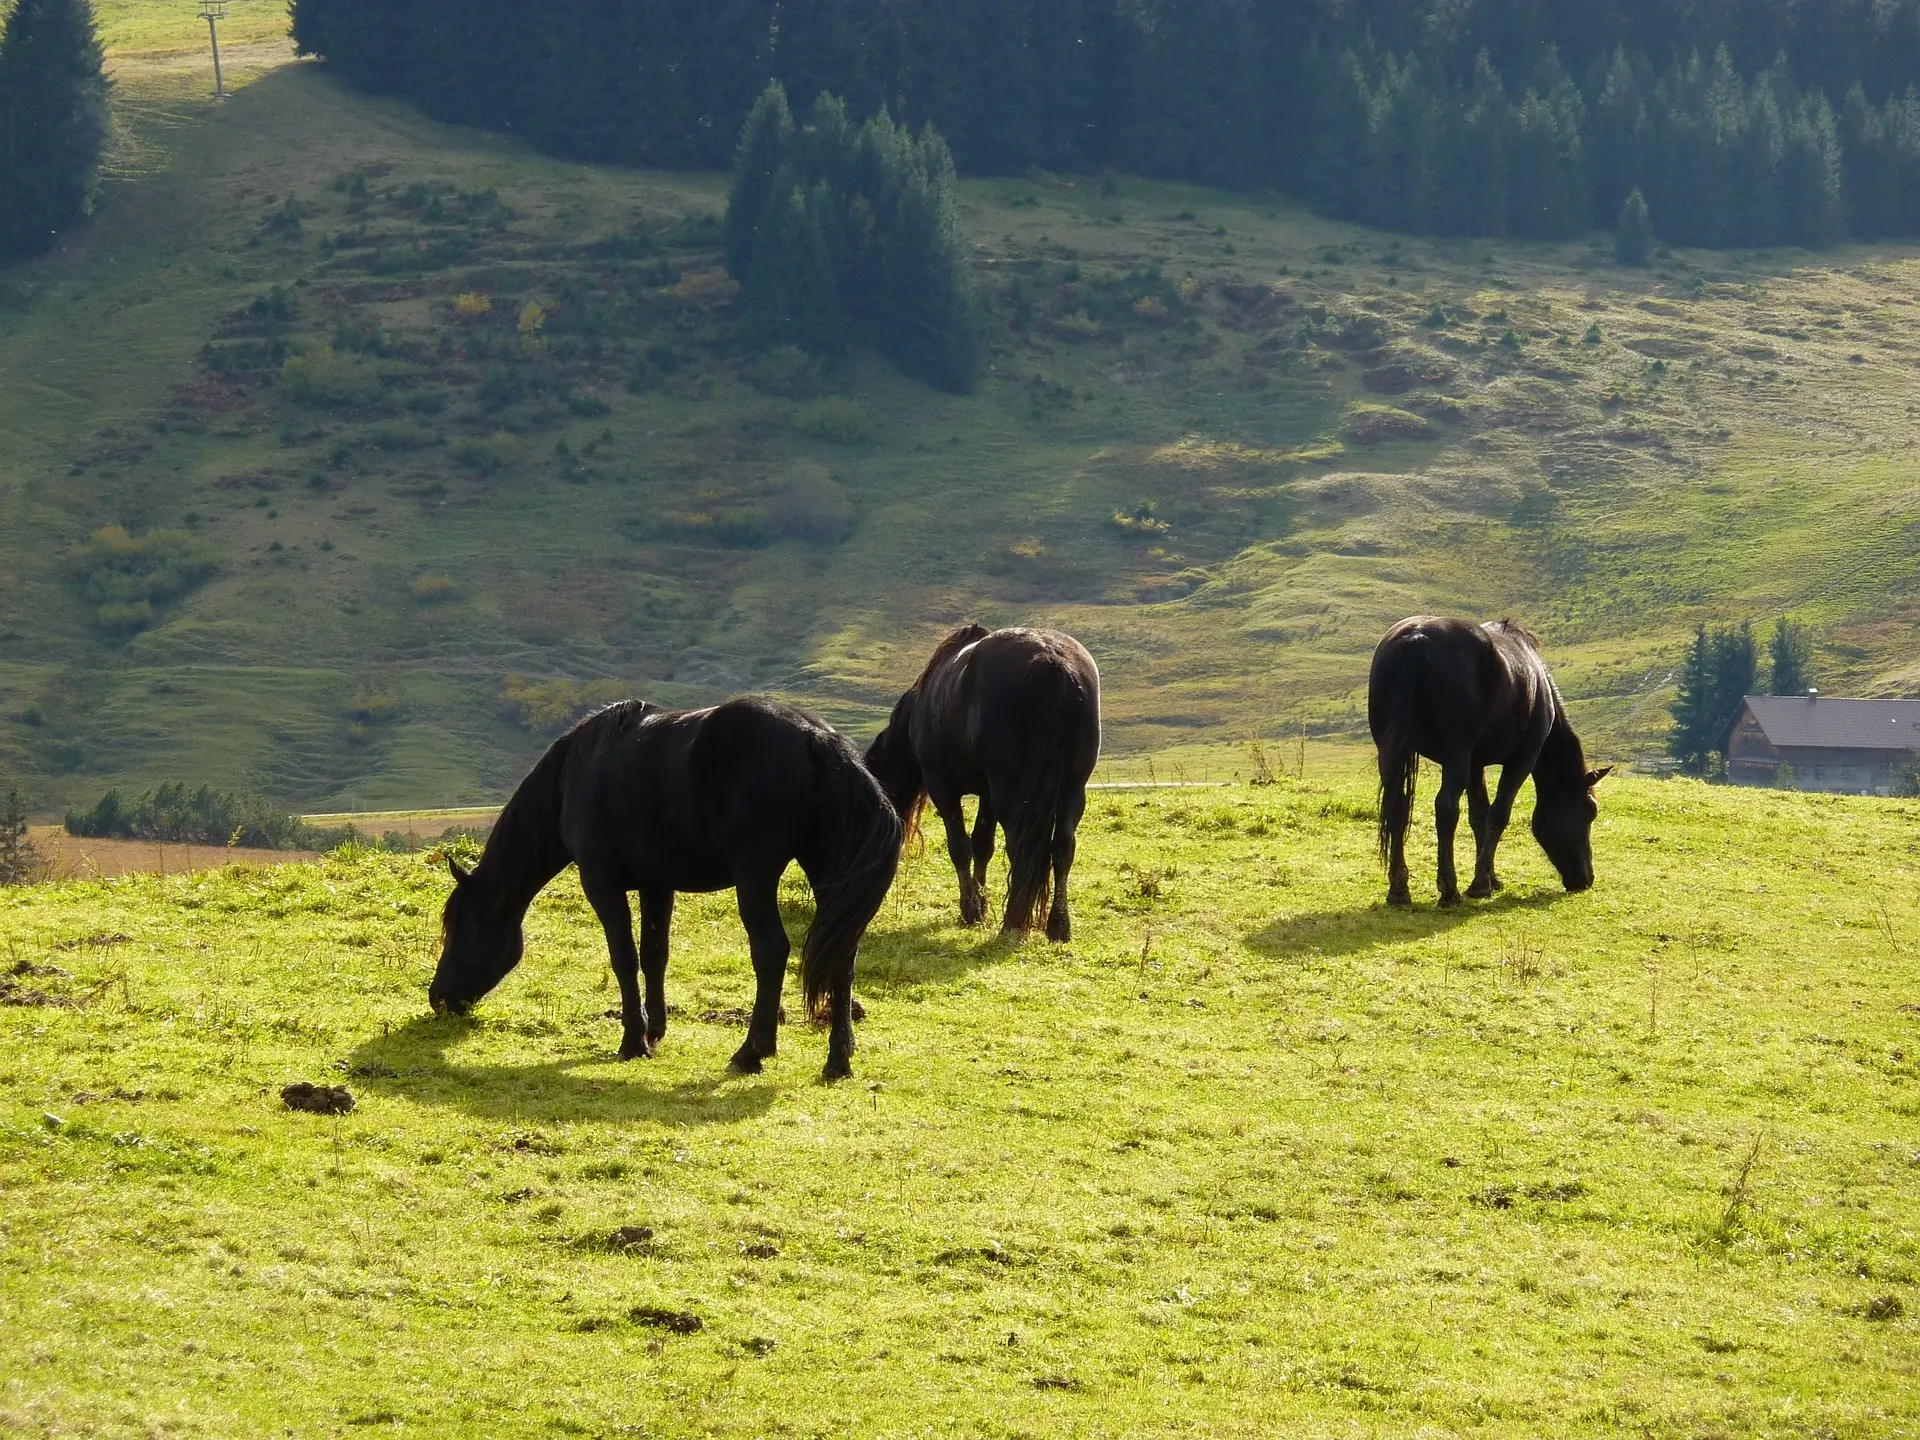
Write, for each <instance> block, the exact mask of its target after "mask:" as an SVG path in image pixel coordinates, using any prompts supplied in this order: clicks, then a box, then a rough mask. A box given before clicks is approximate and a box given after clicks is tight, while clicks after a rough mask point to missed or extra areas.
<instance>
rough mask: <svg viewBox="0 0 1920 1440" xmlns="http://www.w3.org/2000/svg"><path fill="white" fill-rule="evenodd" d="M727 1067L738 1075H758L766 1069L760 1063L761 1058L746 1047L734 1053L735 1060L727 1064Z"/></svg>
mask: <svg viewBox="0 0 1920 1440" xmlns="http://www.w3.org/2000/svg"><path fill="white" fill-rule="evenodd" d="M727 1066H728V1068H729V1069H731V1070H732V1071H733V1072H734V1073H735V1074H736V1075H758V1074H759V1073H760V1072H761V1071H762V1070H764V1069H765V1068H766V1067H765V1066H763V1065H762V1064H761V1063H760V1057H759V1056H758V1055H756V1054H754V1053H753V1052H752V1051H751V1050H749V1049H747V1048H746V1047H745V1046H744V1045H743V1046H741V1047H740V1049H738V1050H736V1051H734V1053H733V1059H731V1060H729V1061H728V1062H727Z"/></svg>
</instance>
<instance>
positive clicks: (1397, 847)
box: [1380, 751, 1413, 906]
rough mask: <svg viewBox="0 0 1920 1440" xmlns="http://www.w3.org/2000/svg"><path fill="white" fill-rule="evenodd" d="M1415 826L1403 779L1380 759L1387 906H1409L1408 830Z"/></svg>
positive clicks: (1410, 892) (1381, 813)
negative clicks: (1385, 851)
mask: <svg viewBox="0 0 1920 1440" xmlns="http://www.w3.org/2000/svg"><path fill="white" fill-rule="evenodd" d="M1412 822H1413V812H1412V810H1411V808H1410V807H1409V805H1408V797H1407V792H1406V791H1404V790H1403V789H1402V788H1401V779H1400V776H1399V775H1398V774H1397V773H1394V771H1393V769H1392V767H1390V766H1389V765H1388V763H1387V757H1386V754H1385V752H1384V751H1383V752H1382V753H1381V756H1380V828H1381V829H1382V830H1383V831H1384V832H1385V833H1386V836H1387V904H1389V905H1400V906H1410V905H1412V904H1413V890H1412V888H1411V886H1410V885H1409V883H1408V875H1407V826H1408V825H1410V824H1411V823H1412Z"/></svg>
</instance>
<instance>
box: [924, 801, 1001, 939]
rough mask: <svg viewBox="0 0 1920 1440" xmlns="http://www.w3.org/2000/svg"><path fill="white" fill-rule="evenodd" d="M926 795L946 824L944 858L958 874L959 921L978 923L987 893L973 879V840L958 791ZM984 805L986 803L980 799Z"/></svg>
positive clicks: (984, 916) (942, 821)
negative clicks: (950, 862) (945, 857)
mask: <svg viewBox="0 0 1920 1440" xmlns="http://www.w3.org/2000/svg"><path fill="white" fill-rule="evenodd" d="M927 798H928V799H930V800H932V801H933V808H934V809H935V810H936V811H938V812H939V814H940V823H941V824H943V825H945V826H946V827H947V858H948V859H949V860H951V861H953V873H954V874H955V875H957V876H959V877H960V923H961V924H962V925H978V924H979V923H980V922H981V921H982V920H985V919H986V918H987V896H986V892H985V891H984V890H983V889H981V887H980V885H979V883H978V882H976V881H975V880H974V878H973V843H972V841H970V840H969V839H968V838H967V812H966V811H965V810H963V809H962V808H961V806H960V795H959V792H958V791H954V790H942V791H941V792H940V793H938V794H935V793H933V792H932V791H931V790H929V791H928V795H927ZM980 803H981V805H982V807H983V808H984V806H985V804H986V802H985V801H984V800H982V801H981V802H980Z"/></svg>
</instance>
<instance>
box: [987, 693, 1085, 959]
mask: <svg viewBox="0 0 1920 1440" xmlns="http://www.w3.org/2000/svg"><path fill="white" fill-rule="evenodd" d="M1053 678H1054V684H1055V687H1056V688H1055V691H1054V713H1053V716H1052V717H1051V718H1052V725H1051V726H1050V727H1047V726H1042V727H1038V729H1037V732H1036V734H1035V735H1034V737H1033V745H1032V748H1031V749H1030V750H1029V751H1028V752H1027V764H1026V768H1025V770H1024V771H1023V772H1022V773H1021V776H1020V784H1019V792H1018V799H1017V802H1016V804H1015V807H1014V811H1013V813H1012V814H1011V815H1007V816H1003V817H1001V824H1002V825H1004V826H1005V827H1006V831H1007V909H1006V914H1005V916H1004V918H1003V919H1002V920H1001V928H1002V929H1003V930H1018V931H1019V932H1020V933H1021V934H1022V935H1026V934H1029V933H1031V932H1032V930H1033V929H1034V927H1035V926H1036V925H1038V924H1039V923H1040V917H1042V916H1044V915H1045V914H1046V913H1047V910H1048V908H1049V907H1050V906H1051V905H1052V903H1053V850H1054V841H1055V838H1056V837H1057V836H1058V834H1059V832H1060V827H1061V826H1062V825H1064V824H1065V823H1066V809H1067V800H1068V785H1069V782H1070V780H1071V778H1072V777H1071V776H1070V775H1069V774H1068V764H1069V754H1070V751H1071V749H1072V746H1073V739H1074V724H1075V721H1076V719H1077V718H1078V717H1079V714H1080V712H1081V711H1082V710H1084V709H1085V708H1086V704H1087V697H1086V694H1085V692H1084V691H1083V690H1082V688H1081V685H1080V682H1079V680H1077V679H1076V678H1075V677H1074V676H1073V675H1072V674H1070V673H1068V672H1067V671H1065V670H1058V671H1056V672H1054V677H1053Z"/></svg>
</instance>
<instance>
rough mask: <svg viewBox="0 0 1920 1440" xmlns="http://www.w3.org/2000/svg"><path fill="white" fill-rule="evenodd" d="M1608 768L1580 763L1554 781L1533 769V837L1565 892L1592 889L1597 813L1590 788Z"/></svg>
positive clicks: (1608, 770) (1596, 805) (1610, 770)
mask: <svg viewBox="0 0 1920 1440" xmlns="http://www.w3.org/2000/svg"><path fill="white" fill-rule="evenodd" d="M1612 771H1613V767H1612V766H1611V765H1609V766H1607V767H1606V768H1605V769H1601V770H1588V769H1587V768H1586V767H1585V765H1584V763H1583V764H1582V765H1581V766H1580V769H1579V773H1577V774H1575V775H1573V776H1572V777H1560V779H1559V781H1558V783H1556V781H1555V779H1553V778H1551V777H1549V776H1548V775H1547V774H1546V773H1545V772H1535V775H1534V805H1533V838H1534V839H1535V840H1537V841H1539V842H1540V848H1541V849H1542V850H1544V851H1546V852H1547V859H1549V860H1551V861H1552V862H1553V868H1554V869H1555V870H1558V871H1559V872H1560V883H1561V884H1563V885H1565V886H1566V887H1567V889H1568V890H1569V891H1578V890H1590V889H1592V888H1593V822H1594V817H1596V816H1597V815H1599V813H1600V806H1599V804H1598V803H1597V802H1596V801H1595V800H1594V798H1593V787H1594V786H1596V785H1598V784H1599V783H1600V782H1601V781H1602V780H1604V779H1606V778H1607V776H1608V775H1609V774H1611V773H1612Z"/></svg>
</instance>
